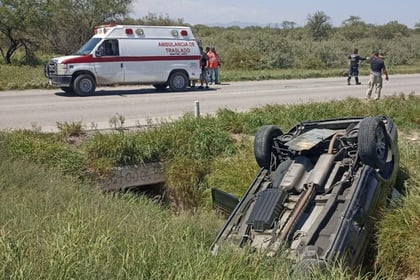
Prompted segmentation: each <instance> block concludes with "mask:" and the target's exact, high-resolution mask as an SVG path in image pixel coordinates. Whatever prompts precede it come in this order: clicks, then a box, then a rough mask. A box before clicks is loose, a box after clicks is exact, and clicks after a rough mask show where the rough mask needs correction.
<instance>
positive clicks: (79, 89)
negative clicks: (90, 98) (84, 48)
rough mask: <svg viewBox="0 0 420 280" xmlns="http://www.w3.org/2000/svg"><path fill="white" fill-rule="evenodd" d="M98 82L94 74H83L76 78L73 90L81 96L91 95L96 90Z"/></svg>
mask: <svg viewBox="0 0 420 280" xmlns="http://www.w3.org/2000/svg"><path fill="white" fill-rule="evenodd" d="M95 88H96V82H95V79H94V78H93V77H92V75H89V74H81V75H79V76H77V77H76V79H74V82H73V90H74V93H76V94H77V95H79V96H87V95H91V94H93V93H94V92H95Z"/></svg>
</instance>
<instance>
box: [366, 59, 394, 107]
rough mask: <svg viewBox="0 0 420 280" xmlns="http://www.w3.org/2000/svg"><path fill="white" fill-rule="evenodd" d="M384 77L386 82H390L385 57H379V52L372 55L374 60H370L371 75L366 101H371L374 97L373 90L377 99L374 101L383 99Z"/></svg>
mask: <svg viewBox="0 0 420 280" xmlns="http://www.w3.org/2000/svg"><path fill="white" fill-rule="evenodd" d="M382 75H385V80H386V81H388V80H389V77H388V71H387V70H386V67H385V61H384V57H383V56H379V53H378V52H377V51H374V52H373V53H372V58H371V59H370V75H369V83H368V89H367V91H366V100H369V99H370V96H371V95H372V91H373V88H375V97H374V100H378V99H379V98H380V97H381V90H382V82H383V80H382Z"/></svg>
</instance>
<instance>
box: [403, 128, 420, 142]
mask: <svg viewBox="0 0 420 280" xmlns="http://www.w3.org/2000/svg"><path fill="white" fill-rule="evenodd" d="M398 136H399V139H400V140H401V141H404V142H419V141H420V131H416V130H412V131H410V132H407V133H405V132H398Z"/></svg>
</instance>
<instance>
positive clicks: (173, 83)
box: [169, 71, 189, 91]
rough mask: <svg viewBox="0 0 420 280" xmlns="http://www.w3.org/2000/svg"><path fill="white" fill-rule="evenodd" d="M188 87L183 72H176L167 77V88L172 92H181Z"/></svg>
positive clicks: (186, 78) (187, 81)
mask: <svg viewBox="0 0 420 280" xmlns="http://www.w3.org/2000/svg"><path fill="white" fill-rule="evenodd" d="M188 85H189V80H188V77H187V75H186V74H185V73H184V72H181V71H176V72H173V73H172V74H171V76H170V77H169V87H170V88H171V90H173V91H183V90H185V89H186V88H187V86H188Z"/></svg>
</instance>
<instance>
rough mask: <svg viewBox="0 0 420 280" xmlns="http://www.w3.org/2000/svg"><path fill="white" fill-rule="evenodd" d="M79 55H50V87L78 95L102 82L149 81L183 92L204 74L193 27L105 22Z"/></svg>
mask: <svg viewBox="0 0 420 280" xmlns="http://www.w3.org/2000/svg"><path fill="white" fill-rule="evenodd" d="M94 31H95V34H94V36H93V37H92V38H91V39H90V40H89V41H88V42H87V43H85V44H84V45H83V46H82V47H81V48H80V49H79V50H78V51H77V52H76V53H75V54H74V55H70V56H62V57H56V58H53V59H51V60H50V61H49V62H48V64H47V65H46V66H45V75H46V77H47V78H48V83H49V85H51V86H54V87H59V88H61V89H62V90H63V91H65V92H67V93H75V94H77V95H79V96H86V95H92V94H93V93H95V89H96V87H97V86H108V85H127V84H150V85H153V86H154V87H155V88H156V89H160V90H161V89H165V88H166V87H168V86H169V88H170V89H171V90H172V91H183V90H186V88H187V87H188V86H189V84H190V81H193V80H199V78H200V58H201V53H200V48H199V42H198V41H197V40H195V38H194V35H193V33H192V30H191V28H190V27H185V26H141V25H113V24H111V25H100V26H97V27H95V30H94Z"/></svg>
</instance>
